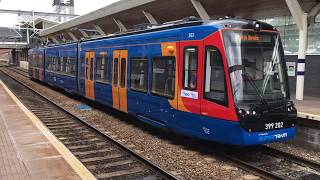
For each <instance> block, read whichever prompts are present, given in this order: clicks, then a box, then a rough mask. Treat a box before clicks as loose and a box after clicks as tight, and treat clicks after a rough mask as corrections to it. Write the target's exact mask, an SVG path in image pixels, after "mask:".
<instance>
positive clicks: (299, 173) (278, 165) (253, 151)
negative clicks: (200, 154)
mask: <svg viewBox="0 0 320 180" xmlns="http://www.w3.org/2000/svg"><path fill="white" fill-rule="evenodd" d="M221 152H222V153H221ZM218 154H220V155H221V156H223V157H225V158H226V159H228V160H231V161H232V162H234V163H236V164H237V166H239V167H241V168H242V169H245V170H247V171H249V172H254V173H255V174H256V175H259V176H260V177H263V178H266V179H283V180H284V179H304V180H319V179H320V163H318V162H315V161H310V160H307V159H304V158H301V157H298V156H295V155H292V154H289V153H286V152H283V151H279V150H276V149H273V148H269V147H266V146H263V145H262V146H256V147H251V148H248V147H247V148H234V149H232V150H230V148H229V149H219V152H218Z"/></svg>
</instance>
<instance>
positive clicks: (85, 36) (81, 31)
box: [78, 29, 90, 38]
mask: <svg viewBox="0 0 320 180" xmlns="http://www.w3.org/2000/svg"><path fill="white" fill-rule="evenodd" d="M78 30H79V31H80V33H81V34H82V36H83V37H84V38H89V37H90V36H89V35H88V33H86V31H84V30H82V29H78Z"/></svg>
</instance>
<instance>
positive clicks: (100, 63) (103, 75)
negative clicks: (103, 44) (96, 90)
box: [96, 52, 112, 83]
mask: <svg viewBox="0 0 320 180" xmlns="http://www.w3.org/2000/svg"><path fill="white" fill-rule="evenodd" d="M96 60H97V63H96V78H97V81H100V82H108V83H109V82H111V73H110V70H111V65H112V61H111V60H110V59H109V58H108V56H107V52H101V53H100V54H99V55H98V57H97V58H96Z"/></svg>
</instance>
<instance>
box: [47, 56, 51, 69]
mask: <svg viewBox="0 0 320 180" xmlns="http://www.w3.org/2000/svg"><path fill="white" fill-rule="evenodd" d="M51 67H52V57H48V60H46V71H51Z"/></svg>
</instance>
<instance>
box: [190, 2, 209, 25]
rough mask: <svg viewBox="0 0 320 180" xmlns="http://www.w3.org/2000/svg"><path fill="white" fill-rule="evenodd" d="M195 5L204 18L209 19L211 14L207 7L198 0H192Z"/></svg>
mask: <svg viewBox="0 0 320 180" xmlns="http://www.w3.org/2000/svg"><path fill="white" fill-rule="evenodd" d="M191 3H192V5H193V7H194V8H195V9H196V10H197V12H198V14H199V16H200V18H201V19H203V20H209V19H210V16H209V14H208V13H207V11H206V9H205V8H204V7H203V6H202V4H201V3H200V2H199V1H198V0H191Z"/></svg>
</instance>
